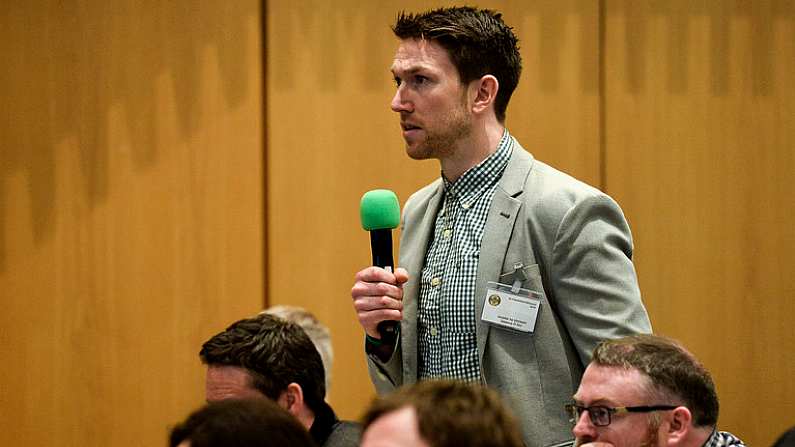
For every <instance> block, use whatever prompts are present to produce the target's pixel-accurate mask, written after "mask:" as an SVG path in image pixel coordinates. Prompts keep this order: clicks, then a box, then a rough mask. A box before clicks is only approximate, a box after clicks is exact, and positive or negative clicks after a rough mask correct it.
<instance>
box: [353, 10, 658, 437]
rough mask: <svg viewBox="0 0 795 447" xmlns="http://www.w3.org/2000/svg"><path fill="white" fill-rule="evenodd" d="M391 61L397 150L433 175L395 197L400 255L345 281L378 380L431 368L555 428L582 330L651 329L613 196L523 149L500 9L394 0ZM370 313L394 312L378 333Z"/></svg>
mask: <svg viewBox="0 0 795 447" xmlns="http://www.w3.org/2000/svg"><path fill="white" fill-rule="evenodd" d="M393 31H394V33H395V35H396V36H397V37H398V38H399V39H400V46H399V48H398V50H397V53H396V54H395V59H394V62H393V64H392V73H393V75H394V78H395V82H396V85H397V92H396V93H395V96H394V98H393V100H392V104H391V107H392V110H394V111H395V112H396V113H398V114H399V115H400V126H401V129H402V131H403V138H404V139H405V141H406V152H407V153H408V155H409V156H410V157H412V158H415V159H427V158H435V159H438V160H439V162H440V165H441V170H442V175H441V178H440V179H438V180H436V181H435V182H433V183H431V184H430V185H428V186H426V187H425V188H423V189H421V190H419V191H418V192H416V193H415V194H414V195H412V197H411V198H409V200H408V201H407V202H406V205H405V207H404V213H403V222H402V236H401V243H400V261H399V265H400V266H401V267H402V268H398V269H396V271H395V272H394V274H393V273H390V272H388V271H386V270H384V269H380V268H376V267H369V268H366V269H364V270H361V271H360V272H358V273H357V275H356V283H355V284H354V286H353V288H352V291H351V295H352V297H353V300H354V308H355V310H356V312H357V315H358V319H359V322H360V324H361V325H362V327H363V328H364V330H365V332H366V334H367V338H366V351H367V353H368V366H369V368H370V372H371V378H372V380H373V383H374V384H375V386H376V389H377V390H378V391H379V392H381V393H383V392H388V391H390V390H392V389H394V388H395V387H398V386H400V385H403V384H409V383H413V382H415V381H417V380H422V379H426V378H434V377H448V378H456V379H461V380H467V381H481V382H483V383H486V384H488V385H489V386H491V387H493V388H495V389H496V390H497V391H499V392H500V393H501V394H502V395H503V397H504V398H505V399H506V400H507V401H508V403H509V406H510V407H511V408H512V410H513V411H514V412H515V413H516V415H517V417H518V418H519V420H520V422H521V423H522V425H523V431H524V438H525V443H526V444H527V445H534V446H535V445H538V446H542V445H551V444H555V443H559V442H562V441H564V442H565V441H566V440H570V439H571V433H570V426H569V424H568V421H567V418H566V416H565V414H564V413H563V412H562V411H561V410H560V408H561V405H562V404H564V403H565V402H566V401H567V400H568V399H569V397H570V396H571V394H572V392H573V391H574V390H575V389H576V387H577V384H578V383H579V379H580V376H581V374H582V370H583V369H584V365H585V364H587V363H588V361H589V359H590V353H591V350H592V349H593V347H594V346H595V345H596V343H597V342H598V341H600V340H602V339H605V338H617V337H620V336H623V335H627V334H632V333H638V332H650V331H651V325H650V323H649V319H648V316H647V314H646V311H645V309H644V307H643V305H642V303H641V300H640V292H639V290H638V285H637V278H636V275H635V270H634V267H633V265H632V260H631V256H632V239H631V235H630V231H629V227H628V225H627V223H626V220H625V219H624V216H623V214H622V212H621V210H620V208H619V207H618V205H617V204H616V203H615V202H614V201H613V200H612V199H611V198H610V197H608V196H606V195H605V194H603V193H601V192H600V191H598V190H596V189H594V188H592V187H590V186H588V185H585V184H584V183H582V182H579V181H577V180H575V179H574V178H572V177H569V176H567V175H566V174H563V173H562V172H559V171H557V170H555V169H553V168H551V167H550V166H548V165H545V164H543V163H541V162H539V161H536V160H535V159H534V158H533V157H532V156H531V155H530V154H529V153H527V152H526V151H525V150H524V149H523V148H522V147H521V146H520V145H519V143H518V142H517V141H516V140H515V139H514V138H513V137H512V136H511V134H510V133H509V132H508V131H507V129H506V128H505V112H506V108H507V105H508V101H509V99H510V96H511V93H512V92H513V90H514V89H515V88H516V86H517V84H518V81H519V75H520V72H521V58H520V55H519V51H518V47H517V39H516V36H515V35H514V34H513V32H512V31H511V29H510V28H509V27H508V26H507V25H505V23H503V21H502V18H501V15H500V14H497V13H495V12H493V11H489V10H478V9H474V8H468V7H462V8H442V9H438V10H434V11H429V12H426V13H422V14H405V13H403V14H401V15H400V16H399V17H398V19H397V22H396V24H395V25H394V27H393ZM385 320H396V321H400V322H401V324H400V329H399V331H398V335H397V336H382V334H381V333H380V332H379V330H378V329H377V327H378V324H379V323H381V322H382V321H385Z"/></svg>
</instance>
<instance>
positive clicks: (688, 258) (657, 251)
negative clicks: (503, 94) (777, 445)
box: [604, 0, 795, 445]
mask: <svg viewBox="0 0 795 447" xmlns="http://www.w3.org/2000/svg"><path fill="white" fill-rule="evenodd" d="M794 10H795V7H793V4H792V2H787V1H775V0H767V1H755V2H743V1H723V0H715V1H705V2H690V1H684V0H683V1H668V2H633V1H612V0H609V1H608V2H607V9H606V23H605V24H606V27H605V33H606V41H605V67H604V69H605V86H606V89H605V101H606V106H605V111H606V116H605V123H606V126H605V128H606V135H605V140H606V160H605V161H606V163H605V167H606V178H605V183H606V186H607V190H608V192H610V193H611V194H613V195H614V196H615V197H616V198H617V199H618V201H619V202H620V203H621V204H622V205H623V207H624V209H625V212H626V214H627V215H628V217H629V220H630V224H631V225H632V228H633V231H634V235H635V245H636V253H635V255H636V258H635V259H636V265H637V267H638V271H639V276H640V280H641V288H642V290H643V293H644V298H645V301H646V304H647V306H648V308H649V311H650V313H651V316H652V320H653V324H654V327H655V330H656V331H657V332H660V333H663V334H667V335H670V336H673V337H675V338H677V339H680V340H682V341H683V342H684V343H685V344H686V345H687V346H688V347H690V348H691V349H692V350H693V352H694V353H695V354H696V355H697V356H698V357H700V358H701V359H702V360H703V361H704V363H705V365H706V366H707V368H708V369H710V370H711V371H712V373H713V375H714V378H715V381H716V383H717V386H718V392H719V396H720V398H721V404H722V405H721V407H722V408H721V418H720V424H719V425H720V427H721V428H723V429H726V430H730V431H733V432H735V433H736V434H738V435H740V436H742V437H743V438H744V439H745V441H746V442H747V443H748V445H770V444H771V443H772V441H773V439H775V437H776V436H777V435H778V434H779V433H781V432H782V431H783V430H784V428H785V427H787V426H789V425H791V424H792V423H793V419H792V414H793V413H795V384H794V382H793V381H792V377H791V376H792V371H795V337H793V330H792V326H791V322H792V321H795V306H793V305H792V298H793V297H794V296H795V288H793V285H792V281H791V275H792V267H793V265H795V226H793V225H792V216H793V215H795V192H794V191H795V189H793V188H792V174H793V173H795V155H794V154H795V125H794V124H793V119H792V117H793V116H795V89H793V88H792V85H793V81H795V76H794V74H795V57H793V56H795V45H794V44H793V42H795V25H794V24H793V19H794V18H795V14H794V12H795V11H794Z"/></svg>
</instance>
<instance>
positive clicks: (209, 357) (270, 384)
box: [199, 314, 361, 447]
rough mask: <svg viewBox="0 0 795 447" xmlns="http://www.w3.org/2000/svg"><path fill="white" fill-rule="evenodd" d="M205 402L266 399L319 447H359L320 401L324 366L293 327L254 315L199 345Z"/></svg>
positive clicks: (349, 428)
mask: <svg viewBox="0 0 795 447" xmlns="http://www.w3.org/2000/svg"><path fill="white" fill-rule="evenodd" d="M199 356H200V357H201V360H202V362H203V363H204V364H206V365H207V375H206V382H205V394H206V398H207V401H208V402H214V401H219V400H224V399H241V398H254V397H260V398H268V399H271V400H273V401H274V402H276V403H278V404H279V405H280V406H281V407H282V408H284V409H286V410H287V411H288V412H289V413H290V414H292V415H293V416H295V417H296V419H298V421H299V422H300V423H301V424H302V425H303V426H304V427H305V428H306V429H307V430H309V433H310V435H312V438H313V439H314V440H315V442H316V443H317V444H318V445H319V446H321V447H337V446H339V447H354V446H357V445H359V437H360V433H361V432H360V429H359V426H358V424H356V423H354V422H347V421H340V420H339V419H338V418H337V416H336V415H335V414H334V411H333V410H332V408H331V406H329V404H328V403H326V401H325V396H326V385H325V380H324V376H325V374H324V369H323V362H322V360H321V358H320V354H319V353H318V351H317V349H316V348H315V345H314V344H313V343H312V340H310V339H309V336H308V335H307V334H306V332H304V330H303V329H301V328H300V327H299V326H298V325H297V324H295V323H292V322H289V321H287V320H284V319H282V318H279V317H275V316H273V315H269V314H259V315H257V316H254V317H251V318H245V319H242V320H240V321H237V322H235V323H233V324H232V325H230V326H229V327H228V328H226V330H224V331H222V332H220V333H219V334H216V335H215V336H213V337H212V338H210V339H209V340H208V341H207V342H205V343H204V345H202V349H201V351H200V352H199Z"/></svg>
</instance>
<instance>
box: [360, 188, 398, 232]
mask: <svg viewBox="0 0 795 447" xmlns="http://www.w3.org/2000/svg"><path fill="white" fill-rule="evenodd" d="M359 212H360V215H361V218H362V228H364V229H365V230H367V231H371V230H384V229H392V228H397V227H398V225H400V204H399V203H398V198H397V196H396V195H395V193H394V192H392V191H390V190H388V189H374V190H372V191H367V192H366V193H364V195H363V196H362V204H361V207H360V209H359Z"/></svg>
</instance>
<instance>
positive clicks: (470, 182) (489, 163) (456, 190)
mask: <svg viewBox="0 0 795 447" xmlns="http://www.w3.org/2000/svg"><path fill="white" fill-rule="evenodd" d="M512 150H513V137H511V134H510V133H509V132H508V129H505V131H504V132H503V134H502V138H500V142H499V143H498V144H497V150H496V151H494V153H493V154H491V155H489V156H488V157H486V159H485V160H483V161H481V162H480V163H478V164H477V165H475V166H473V167H471V168H469V169H468V170H467V171H466V172H464V173H463V174H461V176H460V177H458V178H457V179H456V180H455V181H454V182H451V181H449V180H447V179H446V178H445V177H444V175H442V181H443V183H444V189H445V192H446V193H447V194H448V195H449V196H452V197H454V198H456V199H458V200H459V201H462V202H469V201H472V200H473V199H475V198H477V197H478V196H480V194H482V193H483V191H485V190H486V188H488V187H489V186H491V185H493V184H494V182H496V181H497V180H498V179H499V178H500V177H501V176H502V173H503V171H505V167H506V166H507V165H508V160H509V159H510V158H511V151H512Z"/></svg>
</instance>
